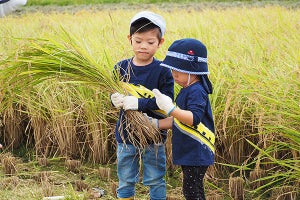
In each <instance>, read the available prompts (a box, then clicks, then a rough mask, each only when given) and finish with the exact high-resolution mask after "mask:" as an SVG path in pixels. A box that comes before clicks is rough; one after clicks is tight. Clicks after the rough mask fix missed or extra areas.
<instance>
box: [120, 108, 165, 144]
mask: <svg viewBox="0 0 300 200" xmlns="http://www.w3.org/2000/svg"><path fill="white" fill-rule="evenodd" d="M122 124H126V127H125V130H126V131H127V133H128V138H129V141H130V142H131V143H132V144H133V145H134V146H136V147H139V148H145V147H146V146H147V145H148V144H149V143H150V142H154V144H158V143H161V142H162V136H161V134H160V132H159V130H158V129H157V128H155V127H154V126H153V125H152V124H151V122H150V121H149V120H148V119H147V117H145V115H144V114H143V113H142V112H137V111H132V110H127V111H126V113H125V116H124V120H123V122H122ZM122 128H123V127H122V126H120V129H121V130H120V134H121V137H122V139H123V140H124V141H125V140H126V138H124V136H123V134H122Z"/></svg>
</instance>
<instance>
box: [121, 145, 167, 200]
mask: <svg viewBox="0 0 300 200" xmlns="http://www.w3.org/2000/svg"><path fill="white" fill-rule="evenodd" d="M117 157H118V165H117V170H118V178H119V186H118V188H117V196H118V198H128V197H132V196H134V195H135V184H136V183H137V182H138V181H139V175H140V162H139V160H140V159H141V161H142V162H141V163H142V166H143V184H144V185H146V186H149V188H150V199H151V200H165V199H166V181H165V173H166V154H165V145H164V144H161V145H149V146H148V147H146V148H145V149H139V148H136V147H134V146H133V145H130V144H123V143H118V149H117Z"/></svg>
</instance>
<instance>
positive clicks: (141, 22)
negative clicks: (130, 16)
mask: <svg viewBox="0 0 300 200" xmlns="http://www.w3.org/2000/svg"><path fill="white" fill-rule="evenodd" d="M153 29H158V30H159V34H158V39H159V40H161V38H162V33H161V30H160V28H159V26H157V25H155V24H153V23H152V22H151V21H150V20H149V19H146V18H140V19H138V20H136V21H135V22H133V23H132V24H131V26H130V36H132V35H133V34H135V33H143V32H146V31H149V30H153Z"/></svg>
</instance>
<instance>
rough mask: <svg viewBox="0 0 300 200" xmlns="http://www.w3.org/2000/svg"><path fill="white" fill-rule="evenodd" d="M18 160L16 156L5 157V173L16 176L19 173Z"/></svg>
mask: <svg viewBox="0 0 300 200" xmlns="http://www.w3.org/2000/svg"><path fill="white" fill-rule="evenodd" d="M16 164H17V159H16V157H14V156H10V155H8V156H5V157H4V158H3V159H2V165H3V171H4V173H5V174H6V175H14V174H16V173H17V168H16Z"/></svg>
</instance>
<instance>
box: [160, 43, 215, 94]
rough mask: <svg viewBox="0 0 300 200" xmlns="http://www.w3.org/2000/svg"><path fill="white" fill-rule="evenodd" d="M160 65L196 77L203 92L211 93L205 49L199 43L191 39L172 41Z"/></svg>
mask: <svg viewBox="0 0 300 200" xmlns="http://www.w3.org/2000/svg"><path fill="white" fill-rule="evenodd" d="M160 65H161V66H163V67H167V68H169V69H172V70H175V71H179V72H183V73H187V74H195V75H198V77H199V80H200V82H201V83H202V85H203V86H204V88H205V90H206V91H207V92H208V93H209V94H211V93H212V85H211V82H210V81H209V79H208V77H207V75H208V74H209V71H208V65H207V49H206V46H205V45H204V44H203V43H202V42H201V41H199V40H196V39H193V38H185V39H180V40H176V41H174V42H173V43H172V45H171V46H170V47H169V49H168V52H167V56H166V58H165V59H164V60H163V62H162V63H161V64H160Z"/></svg>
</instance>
